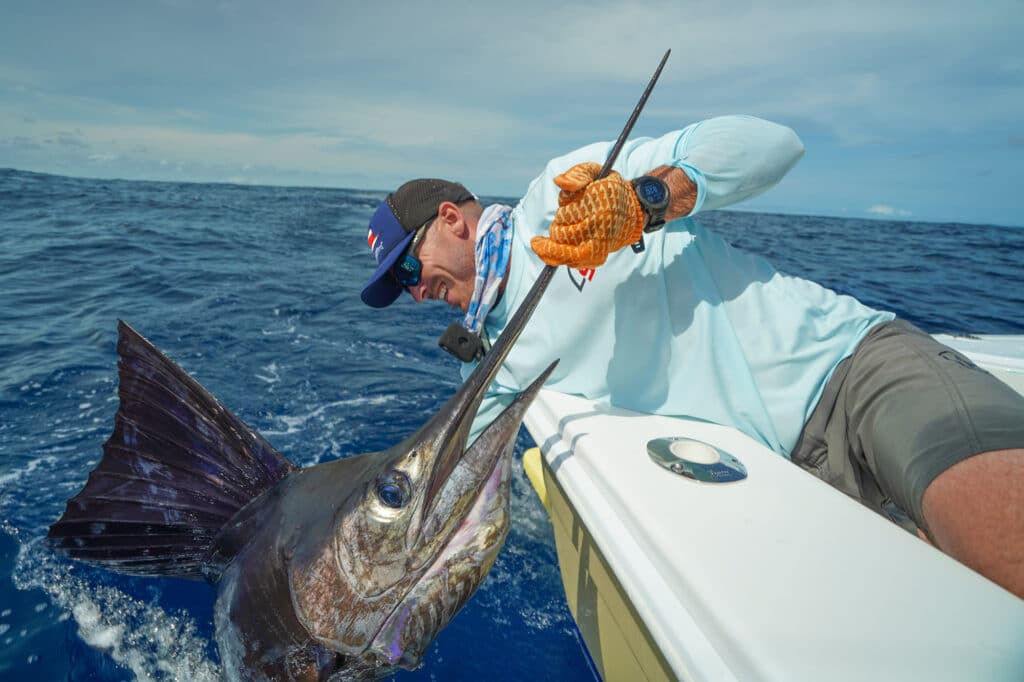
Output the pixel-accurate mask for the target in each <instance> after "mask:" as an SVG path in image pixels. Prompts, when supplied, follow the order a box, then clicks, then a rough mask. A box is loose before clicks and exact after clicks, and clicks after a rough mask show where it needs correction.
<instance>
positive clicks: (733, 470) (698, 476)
mask: <svg viewBox="0 0 1024 682" xmlns="http://www.w3.org/2000/svg"><path fill="white" fill-rule="evenodd" d="M647 454H649V455H650V456H651V459H653V460H654V461H655V462H657V463H658V465H659V466H662V467H664V468H665V469H668V470H669V471H671V472H672V473H674V474H679V475H680V476H683V477H685V478H688V479H690V480H693V481H699V482H701V483H734V482H736V481H742V480H743V479H744V478H746V477H747V468H746V467H745V466H743V463H742V462H740V461H739V460H738V459H736V457H734V456H733V455H731V454H729V453H728V452H726V451H725V450H721V449H719V448H716V447H715V446H713V445H709V444H708V443H704V442H702V441H699V440H694V439H692V438H681V437H676V438H655V439H654V440H650V441H648V442H647Z"/></svg>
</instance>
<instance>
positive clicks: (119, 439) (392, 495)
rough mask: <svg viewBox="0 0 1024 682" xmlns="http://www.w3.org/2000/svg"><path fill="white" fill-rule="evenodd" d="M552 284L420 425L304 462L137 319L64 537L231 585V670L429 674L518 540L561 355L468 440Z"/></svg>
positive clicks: (242, 675)
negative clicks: (536, 442) (379, 445)
mask: <svg viewBox="0 0 1024 682" xmlns="http://www.w3.org/2000/svg"><path fill="white" fill-rule="evenodd" d="M540 293H542V289H541V291H538V292H536V295H534V296H528V297H527V299H526V300H525V301H524V303H523V304H522V305H521V306H520V308H519V310H518V311H517V313H516V315H515V316H514V317H513V319H512V321H511V322H510V323H509V325H508V326H507V327H506V329H505V330H504V331H503V333H502V334H501V336H500V337H499V338H498V340H497V342H496V343H495V345H494V346H493V347H492V348H491V350H490V352H489V353H488V354H487V355H486V356H485V357H484V358H483V360H482V361H481V362H480V363H479V364H478V365H477V367H476V369H475V370H474V371H473V373H472V374H471V375H470V376H469V378H468V379H467V380H466V381H465V382H464V383H463V384H462V386H461V387H460V388H459V389H458V390H457V391H456V393H455V394H454V395H453V396H452V397H451V398H450V399H449V400H448V401H447V402H446V403H445V404H444V405H443V406H442V407H441V409H440V410H439V411H438V412H437V413H436V414H434V415H433V416H432V417H431V418H430V419H429V420H428V421H427V422H426V423H425V424H424V425H423V426H422V427H420V428H419V429H418V430H417V431H416V432H415V433H413V434H412V435H411V436H409V437H408V438H406V439H405V440H403V441H402V442H401V443H398V444H397V445H395V446H393V447H391V448H390V449H387V450H383V451H380V452H372V453H365V454H361V455H354V456H349V457H344V458H341V459H337V460H334V461H330V462H325V463H321V464H317V465H314V466H310V467H305V468H300V467H298V466H296V465H295V464H294V463H292V462H291V461H290V460H289V459H287V458H286V457H285V456H284V455H282V454H281V453H280V452H278V451H277V450H275V449H274V447H273V446H271V445H270V443H269V442H267V441H266V440H265V439H264V438H263V437H261V436H260V435H259V434H258V433H257V432H256V431H255V430H253V429H252V428H250V427H249V426H247V425H246V424H245V423H244V422H243V421H242V420H241V419H240V418H239V417H237V416H236V415H234V414H233V413H232V412H231V411H229V410H228V409H227V408H226V407H224V406H223V405H222V404H221V403H220V401H218V400H217V399H216V398H215V397H214V396H213V395H212V394H211V393H209V392H208V391H207V390H206V389H205V388H204V387H203V386H201V385H200V384H199V382H197V381H196V380H195V379H193V378H192V377H191V376H189V375H188V374H187V373H186V372H185V371H184V370H183V369H182V368H181V367H179V366H178V365H177V364H175V363H174V362H173V361H172V360H170V359H169V358H168V357H166V356H165V355H164V354H163V353H161V352H160V351H159V350H158V349H157V348H156V347H155V346H154V345H153V344H152V343H150V342H149V341H147V340H146V339H145V338H143V337H142V336H141V335H140V334H139V333H138V332H136V331H135V330H134V329H132V328H131V327H130V326H129V325H128V324H126V323H124V322H120V323H119V333H118V344H117V351H118V355H119V360H118V373H119V386H118V395H119V407H118V411H117V414H116V415H115V418H114V431H113V434H112V435H111V436H110V438H109V440H108V441H107V442H106V443H105V444H104V446H103V457H102V458H101V460H100V462H99V464H98V465H97V466H96V468H95V469H94V470H93V471H92V472H91V474H90V475H89V478H88V481H87V482H86V484H85V487H84V488H83V489H82V491H81V492H79V493H78V494H77V495H76V496H75V497H73V498H72V499H71V500H69V501H68V503H67V507H66V509H65V511H64V514H63V515H62V516H61V518H60V519H59V520H58V521H57V522H56V523H54V524H53V525H52V526H51V527H50V529H49V533H48V541H49V542H50V543H51V545H52V546H54V547H56V548H59V549H60V550H62V551H64V552H66V553H67V554H68V555H70V556H71V557H72V558H74V559H76V560H79V561H83V562H86V563H89V564H92V565H96V566H100V567H103V568H106V569H110V570H113V571H118V572H121V573H127V574H131V575H146V576H173V577H179V578H187V579H193V580H206V581H208V582H210V583H211V584H212V585H214V587H215V590H216V603H215V607H214V632H215V639H216V642H217V648H218V651H219V654H220V659H221V663H222V665H223V668H224V672H225V675H226V676H227V677H228V678H230V679H244V680H325V679H331V680H359V679H376V678H379V677H382V676H384V675H387V674H390V673H392V672H394V671H396V670H397V669H399V668H404V669H415V668H417V667H419V666H420V665H421V664H422V659H423V656H424V654H425V652H426V651H427V648H428V647H429V645H430V643H431V642H432V641H433V639H434V638H435V637H436V636H437V634H438V633H439V632H440V630H441V629H442V628H443V627H444V626H445V625H447V624H448V623H449V622H450V621H451V619H452V618H453V617H454V615H455V614H456V613H457V612H458V611H459V609H461V608H462V607H463V606H464V605H465V604H466V602H467V601H468V600H469V598H470V596H471V595H472V594H473V592H474V591H475V590H476V589H477V588H478V587H479V586H480V584H481V583H482V582H483V581H484V579H485V578H486V576H487V573H488V571H489V570H490V568H491V566H492V564H493V563H494V560H495V558H496V556H497V554H498V552H499V550H500V549H501V546H502V544H503V543H504V541H505V537H506V535H507V533H508V527H509V497H510V494H511V492H510V487H511V486H510V475H511V466H512V450H513V446H514V442H515V438H516V434H517V433H518V430H519V425H520V424H521V422H522V419H523V415H524V413H525V412H526V410H527V408H528V407H529V406H530V403H531V402H532V401H533V399H534V397H535V396H536V394H537V392H538V391H539V389H540V387H541V386H542V385H543V383H544V381H545V380H546V379H547V377H548V375H549V374H550V373H551V371H552V370H553V369H554V367H555V365H556V364H557V360H556V361H555V362H553V363H552V364H551V365H550V366H549V367H548V368H547V370H545V371H544V372H543V373H542V374H541V375H540V376H539V377H537V378H536V380H535V381H534V382H533V383H532V384H531V385H530V386H529V388H527V389H526V390H525V391H523V392H522V393H520V394H519V395H518V396H516V398H515V399H514V400H513V401H512V402H511V404H509V405H508V406H507V407H506V408H505V409H504V410H503V411H502V412H501V413H500V415H499V416H498V417H497V418H496V419H495V420H494V421H493V422H492V423H491V424H489V425H488V426H487V427H486V428H485V429H484V430H483V431H482V433H481V434H480V436H479V437H478V438H477V439H476V440H475V441H474V442H473V443H472V444H471V445H469V446H468V447H467V440H468V435H469V430H470V425H471V423H472V421H473V419H474V417H475V415H476V412H477V410H478V408H479V406H480V402H481V400H482V398H483V395H484V393H485V392H486V390H487V388H488V387H489V385H490V384H491V382H492V381H493V379H494V377H495V375H496V374H497V372H498V370H499V368H500V367H501V363H502V362H503V361H504V359H505V357H506V356H507V354H508V352H509V351H510V350H511V348H512V347H513V344H514V343H515V341H516V339H517V338H518V336H519V333H520V332H521V331H522V329H523V327H524V326H525V324H526V322H527V320H528V319H529V317H530V315H531V313H532V311H533V309H534V307H535V306H536V302H537V299H538V298H539V295H540Z"/></svg>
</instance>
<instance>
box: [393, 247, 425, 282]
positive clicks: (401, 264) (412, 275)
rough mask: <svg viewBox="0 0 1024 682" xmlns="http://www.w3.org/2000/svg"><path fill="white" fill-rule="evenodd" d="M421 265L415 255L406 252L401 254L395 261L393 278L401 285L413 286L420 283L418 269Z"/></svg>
mask: <svg viewBox="0 0 1024 682" xmlns="http://www.w3.org/2000/svg"><path fill="white" fill-rule="evenodd" d="M421 268H422V266H421V265H420V261H419V259H418V258H416V256H413V255H410V254H408V253H406V254H403V255H402V257H401V258H399V259H398V262H397V263H395V267H394V273H395V279H397V280H398V283H399V284H401V285H402V286H403V287H413V286H416V285H417V284H419V283H420V270H421Z"/></svg>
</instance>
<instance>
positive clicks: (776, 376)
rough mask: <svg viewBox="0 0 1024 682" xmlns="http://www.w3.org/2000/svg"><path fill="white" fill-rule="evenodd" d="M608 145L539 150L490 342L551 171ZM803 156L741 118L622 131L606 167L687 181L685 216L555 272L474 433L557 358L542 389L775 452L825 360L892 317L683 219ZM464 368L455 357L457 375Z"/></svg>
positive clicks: (510, 302) (796, 423) (742, 193)
mask: <svg viewBox="0 0 1024 682" xmlns="http://www.w3.org/2000/svg"><path fill="white" fill-rule="evenodd" d="M611 146H612V143H610V142H602V143H597V144H592V145H589V146H587V147H583V148H581V149H578V150H576V151H574V152H571V153H569V154H567V155H565V156H562V157H559V158H557V159H554V160H552V161H550V162H549V163H548V165H547V167H546V168H545V169H544V172H543V173H542V174H541V175H540V176H538V177H537V178H536V179H534V180H533V182H532V183H531V184H530V186H529V189H528V190H527V192H526V194H525V195H524V196H523V198H522V199H521V200H520V202H519V204H518V205H517V206H516V207H515V209H514V210H513V212H512V221H513V225H514V228H515V236H514V240H513V246H512V260H511V264H510V268H509V273H508V283H507V286H506V288H505V293H504V295H503V297H502V299H501V300H500V301H499V302H498V303H497V305H495V307H494V308H493V309H492V310H491V311H490V313H489V315H488V316H487V319H486V320H485V332H486V333H487V335H488V337H489V338H490V339H491V340H492V342H493V340H494V339H496V338H497V336H498V334H500V333H501V330H502V329H503V328H504V327H505V325H506V324H507V322H508V320H509V318H510V317H511V315H512V313H514V312H515V310H516V309H517V308H518V307H519V304H520V303H521V302H522V300H523V298H524V297H525V296H526V294H527V292H528V291H529V289H530V287H531V286H532V285H533V283H534V281H536V279H537V277H538V276H539V274H540V272H541V270H542V269H543V267H544V263H543V262H542V261H541V260H540V259H539V258H538V257H537V256H536V254H534V253H533V251H532V250H531V249H530V239H531V237H534V236H537V235H542V236H546V235H547V232H548V227H549V225H550V223H551V220H552V219H553V218H554V213H555V210H556V209H557V207H558V188H557V186H556V185H555V184H554V182H553V181H552V180H553V178H554V177H555V176H556V175H558V174H559V173H561V172H563V171H565V170H566V169H568V168H569V167H570V166H572V165H574V164H577V163H580V162H582V161H596V162H598V163H603V162H604V160H605V158H606V157H607V155H608V152H609V151H610V149H611ZM802 155H803V145H802V144H801V142H800V140H799V138H797V136H796V134H795V133H794V132H793V131H792V130H790V129H789V128H786V127H784V126H780V125H777V124H774V123H770V122H768V121H764V120H762V119H757V118H754V117H750V116H725V117H720V118H714V119H710V120H706V121H702V122H700V123H695V124H693V125H691V126H688V127H687V128H684V129H683V130H680V131H675V132H672V133H668V134H666V135H663V136H661V137H659V138H642V139H636V140H631V141H629V142H627V144H626V145H625V146H624V147H623V149H622V152H621V153H620V155H619V157H618V160H617V161H616V163H615V166H614V168H615V170H617V171H619V173H621V174H622V176H623V177H624V178H635V177H638V176H640V175H643V174H645V173H647V172H648V171H650V170H652V169H654V168H656V167H658V166H663V165H671V166H676V167H678V168H681V169H682V170H684V171H685V172H686V173H687V175H688V176H689V177H690V178H691V179H692V180H693V181H694V182H695V183H696V185H697V201H696V205H695V207H694V209H693V211H692V212H691V214H690V216H687V217H685V218H681V219H678V220H674V221H672V222H670V223H668V224H667V225H666V226H665V228H664V229H662V230H661V231H659V232H656V233H653V234H647V235H645V236H644V238H645V242H646V250H644V251H643V252H641V253H640V254H635V253H633V251H632V250H631V249H629V248H626V249H622V250H620V251H618V252H616V253H614V254H612V255H611V256H609V258H608V261H607V262H606V263H605V264H604V265H602V266H601V267H599V268H597V269H596V270H590V271H582V272H581V271H578V270H572V269H570V268H567V267H563V268H560V269H559V271H558V272H557V273H556V274H555V277H554V278H553V280H552V282H551V284H550V286H549V287H548V290H547V292H546V293H545V295H544V297H543V298H542V299H541V302H540V304H539V306H538V307H537V310H536V312H535V313H534V315H533V318H532V319H531V320H530V322H529V323H528V324H527V326H526V328H525V329H524V331H523V334H522V336H521V337H520V338H519V340H518V342H517V343H516V345H515V347H514V348H513V349H512V351H511V353H510V354H509V356H508V359H507V360H506V361H505V364H504V367H503V368H502V369H501V371H500V372H499V374H498V376H497V378H496V380H495V382H494V384H492V386H491V388H490V390H489V392H488V394H487V396H486V397H485V399H484V402H483V404H482V405H481V408H480V411H479V413H478V415H477V417H476V420H475V421H474V423H473V436H472V437H475V435H476V434H477V433H479V431H480V430H482V429H483V427H484V426H486V425H487V424H488V423H490V422H491V421H492V420H493V419H494V418H495V417H496V416H497V414H498V413H499V412H500V410H501V408H502V407H503V406H504V405H507V404H508V402H509V401H511V399H512V396H513V395H514V394H515V393H518V392H519V391H521V390H522V389H524V388H525V387H526V386H527V385H529V383H530V381H532V380H533V379H534V378H536V377H537V375H539V374H540V373H541V371H543V369H544V368H545V367H546V366H547V365H548V364H549V363H550V362H551V361H552V360H554V359H555V358H559V359H560V362H559V364H558V367H557V368H556V369H555V371H554V373H553V374H552V375H551V377H550V378H549V379H548V382H547V384H546V385H545V386H546V388H550V389H553V390H556V391H561V392H563V393H570V394H574V395H580V396H583V397H586V398H590V399H592V400H597V401H599V402H601V403H605V404H610V405H615V406H618V407H623V408H626V409H630V410H636V411H640V412H650V413H655V414H664V415H674V416H685V417H692V418H697V419H702V420H706V421H711V422H715V423H719V424H726V425H730V426H734V427H736V428H738V429H740V430H741V431H743V432H744V433H746V434H748V435H750V436H752V437H754V438H756V439H757V440H759V441H760V442H762V443H764V444H765V445H767V446H768V447H770V448H771V449H772V450H774V451H775V452H778V453H780V454H782V455H785V456H788V455H789V452H790V451H791V450H792V448H793V447H794V445H795V444H796V441H797V438H798V437H799V435H800V432H801V430H802V429H803V425H804V423H805V421H806V419H807V417H808V416H809V415H810V413H811V411H812V410H813V409H814V406H815V404H816V403H817V401H818V398H819V397H820V396H821V393H822V389H823V388H824V385H825V383H826V381H827V380H828V378H829V377H830V376H831V373H832V371H833V369H834V368H835V366H836V365H837V364H838V363H839V362H840V360H842V359H843V358H845V357H846V356H848V355H849V354H850V353H852V352H853V349H854V347H855V346H856V345H857V343H858V342H859V341H860V340H861V339H862V338H863V337H864V335H865V334H866V333H867V331H868V330H869V329H870V328H871V327H872V326H874V325H875V324H877V323H879V322H882V321H886V320H890V319H893V317H894V316H893V315H892V313H888V312H880V311H876V310H872V309H871V308H868V307H866V306H864V305H862V304H861V303H859V302H858V301H856V300H855V299H853V298H851V297H849V296H842V295H838V294H836V293H834V292H832V291H831V290H829V289H825V288H824V287H822V286H819V285H818V284H815V283H814V282H810V281H808V280H804V279H800V278H798V277H791V276H788V275H785V274H783V273H780V272H778V271H776V270H775V268H773V267H772V266H771V265H770V264H769V263H768V262H767V261H765V260H764V259H763V258H760V257H759V256H756V255H753V254H749V253H746V252H744V251H741V250H740V249H736V248H733V247H732V246H730V245H729V244H728V243H727V242H725V241H724V240H723V239H722V238H721V237H719V236H718V235H716V234H715V233H713V232H711V231H709V230H707V229H705V228H704V227H703V226H702V225H701V224H700V223H699V222H698V221H697V220H696V219H694V218H693V216H694V215H695V214H697V213H698V212H700V211H702V210H710V209H715V208H721V207H724V206H728V205H731V204H735V203H737V202H739V201H742V200H744V199H748V198H750V197H753V196H756V195H758V194H760V193H762V192H764V191H765V190H767V189H769V188H770V187H772V186H774V185H775V184H777V183H778V182H779V181H780V180H781V179H782V177H783V176H784V175H785V174H786V173H787V172H788V171H789V169H790V168H792V167H793V165H795V164H796V162H797V161H798V160H799V159H800V157H801V156H802ZM472 369H473V365H471V364H467V365H464V366H463V378H465V377H466V376H468V375H469V372H471V371H472Z"/></svg>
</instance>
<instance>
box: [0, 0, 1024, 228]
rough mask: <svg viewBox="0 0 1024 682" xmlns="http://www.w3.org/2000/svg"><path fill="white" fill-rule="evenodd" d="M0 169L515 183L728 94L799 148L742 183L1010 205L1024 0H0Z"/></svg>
mask: <svg viewBox="0 0 1024 682" xmlns="http://www.w3.org/2000/svg"><path fill="white" fill-rule="evenodd" d="M0 16H2V17H3V20H2V22H0V168H17V169H21V170H30V171H37V172H45V173H55V174H61V175H72V176H81V177H99V178H125V179H147V180H175V181H179V180H185V181H198V182H231V183H254V184H271V185H303V186H315V187H339V188H354V189H371V190H391V189H394V188H395V187H396V186H398V185H399V184H401V183H402V182H403V181H405V180H407V179H410V178H414V177H423V176H431V177H445V178H448V179H452V180H459V181H461V182H463V183H465V184H466V185H467V186H468V187H470V189H472V190H473V191H474V192H476V193H477V194H480V195H486V196H503V197H517V196H519V195H521V194H522V193H523V192H524V191H525V190H526V188H527V186H528V184H529V182H530V180H531V179H532V178H533V177H535V176H536V175H537V174H538V173H539V172H540V171H541V169H542V168H543V166H544V164H545V163H546V162H547V161H548V159H550V158H552V157H554V156H558V155H560V154H563V153H565V152H568V151H570V150H572V149H574V148H576V147H579V146H582V145H584V144H587V143H590V142H594V141H597V140H610V139H614V138H615V137H616V136H617V135H618V133H619V130H620V129H621V128H622V126H623V124H624V123H625V121H626V119H627V118H628V116H629V113H630V112H631V111H632V109H633V107H634V105H635V103H636V101H637V99H638V98H639V96H640V93H641V92H642V91H643V88H644V86H645V85H646V83H647V80H648V79H649V77H650V76H651V74H652V73H653V71H654V69H655V67H656V66H657V63H658V60H659V59H660V58H661V55H662V54H663V53H664V51H665V50H666V49H671V50H672V56H671V57H670V59H669V61H668V64H667V65H666V67H665V70H664V72H663V74H662V76H661V79H660V81H659V83H658V86H657V88H656V89H655V91H654V93H653V94H652V95H651V98H650V100H649V101H648V103H647V107H646V109H645V110H644V112H643V114H642V115H641V117H640V120H639V121H638V123H637V126H636V128H635V129H634V133H633V134H634V136H651V135H660V134H662V133H664V132H668V131H670V130H674V129H678V128H682V127H684V126H685V125H687V124H689V123H692V122H694V121H698V120H701V119H703V118H707V117H710V116H716V115H721V114H752V115H756V116H761V117H764V118H767V119H770V120H773V121H777V122H779V123H783V124H785V125H788V126H790V127H791V128H793V129H794V130H795V131H796V132H797V134H798V135H799V136H800V138H801V140H802V141H803V143H804V145H805V147H806V153H805V156H804V158H803V159H802V161H801V162H800V163H799V164H798V165H797V166H796V168H794V169H793V170H792V171H791V172H790V173H789V175H788V176H787V177H786V178H785V179H784V180H783V181H782V182H781V183H780V184H779V185H778V186H776V187H775V188H773V189H772V190H770V191H769V192H767V193H766V194H764V195H763V196H761V197H759V198H757V199H755V200H753V201H751V202H749V203H745V204H743V205H741V206H740V208H748V209H750V210H760V211H769V212H777V213H793V214H805V215H829V216H840V217H856V218H885V219H896V220H908V221H928V222H962V223H986V224H997V225H1011V226H1024V37H1022V36H1024V2H1022V0H980V1H979V2H977V3H964V2H962V0H957V1H956V2H947V1H946V0H903V1H899V2H897V1H894V0H862V1H859V2H829V1H828V0H817V1H807V2H804V1H797V0H773V1H772V2H767V1H764V2H743V1H739V0H716V1H714V2H711V1H704V0H700V1H690V0H674V1H668V2H662V1H660V0H644V1H643V2H632V1H631V0H616V1H615V2H605V1H604V0H588V1H587V2H578V3H576V2H552V1H551V0H544V1H535V0H516V2H505V3H490V2H486V1H484V0H477V1H476V2H461V1H456V0H431V1H430V2H412V1H406V2H392V1H390V0H372V1H371V2H366V1H364V2H349V1H347V0H333V1H326V0H324V1H319V2H304V1H302V0H293V1H292V2H280V1H277V2H267V1H265V0H253V1H251V2H243V1H241V0H237V1H236V0H223V1H219V0H132V1H124V2H104V1H100V0H93V1H90V2H83V1H81V0H77V1H76V0H52V1H48V0H27V1H26V0H0Z"/></svg>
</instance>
